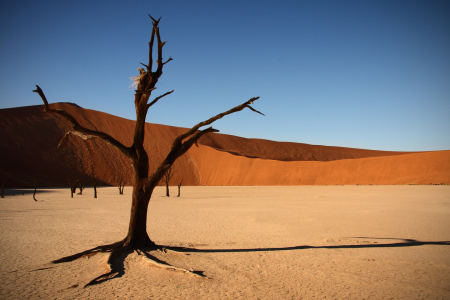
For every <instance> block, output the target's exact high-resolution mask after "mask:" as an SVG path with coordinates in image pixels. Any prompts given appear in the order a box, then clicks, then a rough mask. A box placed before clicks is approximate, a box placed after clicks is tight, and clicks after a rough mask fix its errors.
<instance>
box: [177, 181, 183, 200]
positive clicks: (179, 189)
mask: <svg viewBox="0 0 450 300" xmlns="http://www.w3.org/2000/svg"><path fill="white" fill-rule="evenodd" d="M182 182H183V179H181V181H180V183H179V184H178V195H177V197H180V192H181V183H182Z"/></svg>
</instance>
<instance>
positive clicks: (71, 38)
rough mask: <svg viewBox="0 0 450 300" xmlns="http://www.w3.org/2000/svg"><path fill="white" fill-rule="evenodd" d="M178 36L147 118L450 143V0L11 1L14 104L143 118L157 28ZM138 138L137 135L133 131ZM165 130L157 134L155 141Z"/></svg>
mask: <svg viewBox="0 0 450 300" xmlns="http://www.w3.org/2000/svg"><path fill="white" fill-rule="evenodd" d="M147 14H151V15H152V16H153V17H155V18H159V17H160V16H161V17H162V19H161V22H160V31H161V37H162V39H163V40H165V41H167V44H166V46H165V47H164V52H163V57H164V59H168V58H169V56H171V57H172V58H173V59H174V60H173V61H171V62H169V63H168V64H167V65H165V67H164V74H163V76H162V77H161V79H160V83H159V85H158V89H157V90H156V91H155V92H154V93H153V97H156V96H158V95H160V94H163V93H165V92H167V91H170V90H172V89H174V90H175V92H174V93H173V94H172V95H170V96H167V97H165V98H163V100H161V102H158V104H157V105H155V106H154V107H152V110H150V112H149V114H148V116H147V122H150V123H159V124H166V125H173V126H182V127H191V126H193V125H194V124H196V123H198V122H200V121H203V120H205V119H207V118H209V117H211V116H213V115H215V114H217V113H220V112H222V111H224V110H227V109H229V108H231V107H234V106H236V105H238V104H241V103H243V102H245V101H246V100H248V99H249V98H251V97H253V96H260V97H261V99H260V100H258V101H256V102H255V104H254V107H255V108H256V109H258V110H260V111H262V112H263V113H265V114H266V116H265V117H263V116H261V115H258V114H255V113H253V112H251V111H250V110H246V111H244V112H240V113H236V114H233V115H231V116H228V117H226V118H224V119H222V120H220V121H218V122H217V123H215V126H214V127H215V128H217V129H219V130H220V132H221V133H226V134H232V135H238V136H242V137H246V138H262V139H269V140H275V141H290V142H299V143H307V144H316V145H329V146H343V147H353V148H364V149H375V150H392V151H429V150H448V149H450V1H430V0H426V1H425V0H424V1H413V0H408V1H394V0H389V1H378V0H377V1H359V0H358V1H331V0H330V1H311V0H309V1H281V0H279V1H245V0H242V1H233V0H228V1H214V0H207V1H167V0H166V1H152V0H146V1H132V0H128V1H96V0H89V1H61V0H58V1H2V2H1V4H0V25H1V26H0V31H1V35H0V38H1V47H0V49H1V50H0V51H1V55H0V76H1V78H0V108H10V107H19V106H28V105H37V104H42V101H41V99H40V98H39V96H38V95H37V94H36V93H32V92H31V91H32V90H33V89H34V88H35V85H36V84H38V85H40V86H41V88H42V89H43V90H44V92H45V93H46V95H47V98H48V100H49V102H50V103H52V102H73V103H76V104H78V105H80V106H81V107H84V108H89V109H93V110H98V111H103V112H107V113H109V114H113V115H116V116H120V117H123V118H127V119H135V110H134V102H133V101H134V97H133V94H134V93H133V90H132V89H131V88H130V84H131V82H130V79H129V77H131V76H136V75H137V74H138V71H137V68H138V67H141V65H140V64H139V63H140V62H143V63H147V59H148V41H149V38H150V33H151V20H150V18H149V17H148V16H147ZM130 134H131V133H130ZM148 134H151V133H148Z"/></svg>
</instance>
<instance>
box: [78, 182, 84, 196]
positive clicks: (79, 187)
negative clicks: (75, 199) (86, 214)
mask: <svg viewBox="0 0 450 300" xmlns="http://www.w3.org/2000/svg"><path fill="white" fill-rule="evenodd" d="M77 186H78V189H79V190H80V192H79V193H78V194H77V195H83V190H84V187H83V185H82V184H81V181H80V180H77Z"/></svg>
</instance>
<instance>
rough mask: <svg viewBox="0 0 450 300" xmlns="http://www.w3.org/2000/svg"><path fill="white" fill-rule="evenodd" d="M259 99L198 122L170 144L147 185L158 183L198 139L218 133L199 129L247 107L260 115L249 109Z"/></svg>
mask: <svg viewBox="0 0 450 300" xmlns="http://www.w3.org/2000/svg"><path fill="white" fill-rule="evenodd" d="M258 99H259V97H254V98H251V99H250V100H248V101H246V102H244V103H242V104H241V105H238V106H236V107H233V108H232V109H230V110H228V111H226V112H223V113H220V114H218V115H216V116H214V117H212V118H210V119H208V120H206V121H203V122H200V123H198V124H197V125H195V126H194V127H192V128H191V129H189V130H188V131H187V132H185V133H183V134H181V135H179V136H178V137H177V138H175V140H174V141H173V143H172V148H171V149H170V152H169V154H168V155H167V157H166V159H164V161H162V162H161V164H160V165H159V166H158V168H156V170H155V171H154V172H153V174H152V176H150V177H149V178H148V180H147V183H146V184H147V185H151V184H152V183H155V182H159V181H160V180H161V178H162V177H163V176H164V174H165V173H166V171H167V170H168V169H169V168H170V167H171V166H172V164H173V163H174V162H175V160H176V159H177V158H178V157H180V156H181V155H183V154H184V153H186V152H187V151H188V150H189V149H190V148H191V147H192V146H193V145H194V144H196V143H197V141H198V139H200V138H201V137H202V136H204V135H205V134H207V133H211V132H219V130H217V129H214V128H212V127H208V128H206V129H204V130H201V131H199V129H200V128H201V127H203V126H206V125H209V124H211V123H213V122H214V121H217V120H218V119H221V118H222V117H224V116H226V115H229V114H232V113H235V112H238V111H241V110H243V109H244V108H246V107H248V108H250V109H251V110H253V111H255V112H257V113H260V114H262V113H261V112H259V111H257V110H256V109H253V108H252V107H250V104H253V102H254V101H256V100H258ZM188 137H190V138H189V139H188V140H186V141H185V142H183V140H184V139H186V138H188Z"/></svg>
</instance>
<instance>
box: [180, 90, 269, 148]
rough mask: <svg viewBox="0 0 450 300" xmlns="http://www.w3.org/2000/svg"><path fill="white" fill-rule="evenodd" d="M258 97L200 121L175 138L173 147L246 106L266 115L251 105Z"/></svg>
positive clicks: (209, 129) (210, 130)
mask: <svg viewBox="0 0 450 300" xmlns="http://www.w3.org/2000/svg"><path fill="white" fill-rule="evenodd" d="M258 99H259V97H254V98H251V99H250V100H248V101H247V102H244V103H242V104H241V105H238V106H236V107H233V108H232V109H230V110H228V111H226V112H223V113H220V114H218V115H216V116H214V117H212V118H210V119H208V120H206V121H203V122H200V123H198V124H197V125H195V126H194V127H192V128H191V129H189V130H188V131H187V132H185V133H183V134H181V135H180V136H178V137H177V138H176V139H175V140H174V142H173V147H174V146H175V145H177V144H179V143H181V142H182V141H183V140H184V139H185V138H187V137H189V136H191V135H193V134H194V133H196V132H197V130H199V129H200V128H201V127H204V126H207V125H210V124H211V123H213V122H215V121H217V120H219V119H222V118H223V117H224V116H226V115H230V114H232V113H235V112H238V111H241V110H243V109H244V108H246V107H248V108H249V109H251V110H252V111H255V112H257V113H259V114H261V115H263V116H264V114H263V113H261V112H259V111H257V110H256V109H254V108H253V107H251V106H250V104H253V102H254V101H256V100H258ZM206 130H208V132H212V131H214V132H218V130H216V129H213V128H208V129H206ZM205 133H207V132H205ZM202 135H203V134H201V135H200V136H198V138H197V140H198V139H199V138H200V137H201V136H202Z"/></svg>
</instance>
